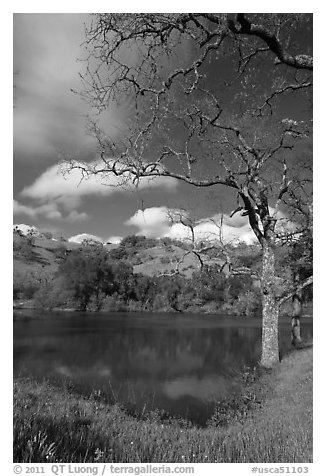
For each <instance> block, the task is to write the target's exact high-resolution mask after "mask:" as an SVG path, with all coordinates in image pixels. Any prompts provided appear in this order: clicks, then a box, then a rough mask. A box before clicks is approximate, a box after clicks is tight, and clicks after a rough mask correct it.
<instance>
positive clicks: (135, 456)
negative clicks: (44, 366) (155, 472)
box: [14, 347, 312, 463]
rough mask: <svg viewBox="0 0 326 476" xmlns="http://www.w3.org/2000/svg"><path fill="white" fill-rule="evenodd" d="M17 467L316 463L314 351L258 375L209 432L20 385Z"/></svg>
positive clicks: (42, 387)
mask: <svg viewBox="0 0 326 476" xmlns="http://www.w3.org/2000/svg"><path fill="white" fill-rule="evenodd" d="M14 462H33V463H41V462H66V463H68V462H79V463H81V462H115V463H119V462H126V463H127V462H134V463H135V462H142V463H145V462H152V463H155V462H166V463H174V462H178V463H201V462H207V463H222V462H226V463H237V462H238V463H253V462H256V463H272V462H273V463H275V462H278V463H308V462H312V347H309V348H304V349H301V350H297V351H294V352H291V353H290V354H288V355H287V356H285V357H284V359H283V360H282V362H281V363H280V364H279V365H278V366H276V367H275V368H274V369H273V370H272V371H268V372H267V371H266V372H263V371H262V372H259V377H255V376H252V375H250V376H249V378H248V379H247V383H246V384H245V386H244V389H243V392H242V394H241V395H239V396H237V397H236V398H234V399H230V401H229V402H228V404H226V405H225V406H223V407H220V408H219V409H217V410H216V412H215V414H214V415H213V417H212V418H211V420H210V421H209V422H208V424H207V427H205V428H198V427H196V426H195V425H192V424H191V423H189V422H185V421H180V420H177V419H169V420H168V419H166V418H165V419H163V418H162V417H161V415H160V413H159V412H152V413H150V414H145V415H142V416H140V417H138V418H136V417H135V416H131V415H128V413H127V412H126V411H125V410H124V409H123V408H121V407H120V406H119V405H117V404H115V405H109V404H106V403H104V402H102V401H99V400H98V399H97V398H96V396H92V397H90V398H85V397H81V396H78V395H76V394H74V393H72V392H71V391H69V390H68V389H59V388H57V387H53V386H51V385H50V384H49V383H47V382H43V383H37V382H35V381H32V380H26V379H17V380H16V381H15V383H14Z"/></svg>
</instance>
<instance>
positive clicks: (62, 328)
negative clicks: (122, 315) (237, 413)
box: [14, 315, 290, 421]
mask: <svg viewBox="0 0 326 476" xmlns="http://www.w3.org/2000/svg"><path fill="white" fill-rule="evenodd" d="M215 322H216V321H215ZM15 326H16V327H15V346H14V351H15V375H17V374H20V375H31V374H32V375H33V376H34V377H37V378H40V379H43V378H44V377H45V378H48V379H50V380H59V382H62V380H68V381H72V382H73V384H74V386H75V387H76V389H77V390H80V391H81V392H82V393H86V394H87V393H90V392H92V391H93V390H94V389H96V390H99V389H100V390H101V393H102V394H103V395H107V396H108V397H109V398H112V394H114V398H117V399H118V401H119V402H122V403H124V404H126V405H128V406H130V408H134V409H135V410H137V411H141V410H142V408H143V406H144V404H146V405H148V404H149V402H150V405H152V408H156V407H159V408H164V409H166V410H168V411H170V412H172V413H173V414H179V413H181V414H182V415H183V416H188V413H187V412H188V411H189V415H191V414H193V415H195V414H196V415H197V416H196V417H195V418H196V419H202V418H206V416H207V418H208V417H209V416H210V414H209V412H210V407H209V405H210V406H211V405H213V403H212V402H213V400H212V398H213V399H214V398H215V397H216V398H217V397H223V396H225V394H227V393H228V392H229V391H233V390H232V388H233V387H234V385H236V382H237V376H238V373H239V371H240V370H242V368H243V366H244V365H253V364H255V363H256V362H257V360H258V358H259V356H260V345H261V329H260V328H259V327H250V326H246V327H237V325H236V324H235V321H234V320H233V321H230V324H228V323H227V322H225V325H224V327H222V326H220V327H217V326H216V325H210V324H209V322H207V321H199V320H197V321H196V320H194V319H187V318H185V319H184V321H183V320H181V321H178V322H177V321H176V320H170V321H165V323H164V325H161V322H160V321H159V320H158V319H155V321H153V322H152V323H151V322H150V321H149V320H146V322H145V323H142V322H140V323H139V322H137V319H136V318H135V321H132V319H129V320H128V321H127V320H126V321H124V320H121V321H120V320H119V319H117V320H116V321H112V320H110V319H107V320H105V319H103V318H98V317H97V316H96V315H94V316H93V315H92V316H90V317H88V318H87V319H83V320H80V321H79V320H78V319H76V318H75V319H65V320H62V319H61V320H60V319H58V320H56V321H55V320H53V319H52V320H49V321H42V322H40V321H37V320H34V321H29V323H28V324H27V323H26V322H23V323H22V322H16V323H15ZM226 326H228V327H226ZM283 334H284V336H285V337H282V338H281V345H283V346H284V345H285V344H289V342H287V341H288V340H289V339H288V336H289V335H290V334H289V332H288V329H285V332H284V333H283ZM287 347H288V348H289V345H287ZM203 405H204V408H203ZM205 405H206V406H205ZM207 405H208V406H207ZM203 421H204V420H203Z"/></svg>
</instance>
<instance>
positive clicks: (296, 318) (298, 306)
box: [291, 291, 302, 347]
mask: <svg viewBox="0 0 326 476" xmlns="http://www.w3.org/2000/svg"><path fill="white" fill-rule="evenodd" d="M301 313H302V291H298V292H296V293H295V294H294V295H293V298H292V319H291V335H292V340H291V341H292V345H293V346H294V347H296V346H299V345H300V344H301V329H300V318H301Z"/></svg>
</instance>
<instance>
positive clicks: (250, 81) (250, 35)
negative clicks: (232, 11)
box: [66, 13, 312, 367]
mask: <svg viewBox="0 0 326 476" xmlns="http://www.w3.org/2000/svg"><path fill="white" fill-rule="evenodd" d="M310 25H311V18H310V16H309V15H293V14H260V15H259V14H255V15H249V14H237V15H230V16H228V15H225V14H205V13H196V14H194V13H185V14H165V13H164V14H150V13H145V14H98V15H95V16H94V17H93V22H92V25H91V27H90V28H89V29H88V30H87V32H86V47H87V50H88V53H89V57H88V60H87V68H86V72H85V74H84V75H83V76H82V78H83V82H84V91H83V95H84V97H85V98H87V99H88V100H89V101H90V102H91V104H92V105H93V106H95V107H96V108H97V110H98V111H99V113H101V112H103V111H104V112H105V111H107V110H109V111H110V108H111V107H112V105H113V104H114V103H118V104H119V106H120V108H121V109H122V110H124V111H125V116H126V117H127V116H128V119H129V120H126V121H125V122H124V125H123V127H122V129H120V131H119V132H118V133H111V134H106V133H105V132H104V131H105V115H102V117H101V116H100V120H99V122H97V123H96V124H93V126H92V128H93V133H94V134H95V135H96V137H97V140H98V148H99V155H100V161H99V162H98V163H96V164H94V163H83V164H82V163H80V162H78V161H74V160H71V161H69V163H67V164H66V167H67V169H66V170H68V171H70V170H73V169H79V170H80V171H81V173H82V174H83V176H84V177H85V178H87V176H89V175H93V174H96V175H98V176H100V177H101V178H102V180H103V181H105V180H106V178H109V177H110V176H111V175H114V176H116V177H118V178H119V179H120V185H121V186H123V185H124V184H126V183H130V182H132V183H133V184H134V185H135V186H137V185H139V183H140V182H141V180H143V179H144V178H147V179H153V180H155V178H156V177H163V178H164V177H169V178H174V179H177V180H180V181H183V182H186V183H188V184H191V185H193V186H195V187H222V188H223V187H227V188H228V189H230V190H232V192H233V200H234V204H233V205H234V206H233V208H235V209H236V210H237V213H241V214H242V215H244V216H247V217H248V220H249V223H250V226H251V228H252V230H253V232H254V234H255V236H256V238H257V240H258V241H259V243H260V245H261V247H262V252H263V259H262V275H261V296H262V304H263V325H262V327H263V336H262V356H261V364H262V365H263V366H265V367H271V366H272V365H273V364H275V363H276V362H278V360H279V352H278V313H279V304H278V296H277V286H276V274H275V246H276V243H277V236H276V223H277V220H278V217H279V212H280V209H282V207H284V201H285V198H286V197H287V196H288V195H289V194H290V193H291V190H292V186H293V183H295V179H298V178H300V179H303V178H304V175H305V174H306V173H307V169H305V168H304V167H302V166H299V164H298V161H297V156H298V154H299V153H301V154H305V161H309V160H310V156H309V150H308V144H309V141H310V135H311V112H310V109H311V108H310V104H311V89H312V55H311V48H310V47H309V45H308V43H309V41H307V38H308V39H309V37H310V36H311V34H310ZM303 33H304V34H303ZM307 45H308V46H307ZM290 51H291V53H290ZM294 95H295V96H294ZM293 98H295V100H296V101H298V104H299V107H294V106H293V101H292V99H293ZM282 101H288V102H289V104H291V101H292V106H291V105H290V106H289V108H288V107H284V105H283V103H282ZM285 104H286V103H285ZM295 104H297V103H295Z"/></svg>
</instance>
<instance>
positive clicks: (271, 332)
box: [260, 240, 279, 368]
mask: <svg viewBox="0 0 326 476" xmlns="http://www.w3.org/2000/svg"><path fill="white" fill-rule="evenodd" d="M261 292H262V305H263V323H262V356H261V361H260V364H261V365H262V366H263V367H266V368H271V367H272V366H273V365H274V364H276V363H277V362H279V350H278V314H279V306H278V303H277V301H276V296H275V255H274V248H273V244H272V243H270V242H269V241H267V240H266V241H265V243H264V244H263V269H262V280H261Z"/></svg>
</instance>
